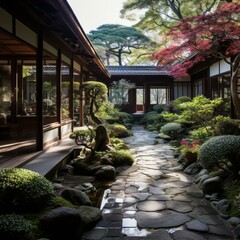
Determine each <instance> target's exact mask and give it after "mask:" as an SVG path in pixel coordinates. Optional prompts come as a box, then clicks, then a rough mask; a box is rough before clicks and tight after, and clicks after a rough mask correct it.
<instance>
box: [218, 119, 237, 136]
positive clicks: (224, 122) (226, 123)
mask: <svg viewBox="0 0 240 240" xmlns="http://www.w3.org/2000/svg"><path fill="white" fill-rule="evenodd" d="M214 135H240V121H239V120H237V119H231V118H229V117H224V118H220V119H219V120H217V122H216V124H215V126H214Z"/></svg>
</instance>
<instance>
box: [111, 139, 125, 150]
mask: <svg viewBox="0 0 240 240" xmlns="http://www.w3.org/2000/svg"><path fill="white" fill-rule="evenodd" d="M110 143H111V145H112V146H113V147H114V149H116V150H123V149H129V148H128V146H127V144H126V143H125V142H124V141H123V140H122V139H119V138H115V137H113V138H110Z"/></svg>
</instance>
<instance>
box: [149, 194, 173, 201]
mask: <svg viewBox="0 0 240 240" xmlns="http://www.w3.org/2000/svg"><path fill="white" fill-rule="evenodd" d="M171 197H172V195H166V194H154V195H152V196H149V197H148V200H153V201H170V200H171Z"/></svg>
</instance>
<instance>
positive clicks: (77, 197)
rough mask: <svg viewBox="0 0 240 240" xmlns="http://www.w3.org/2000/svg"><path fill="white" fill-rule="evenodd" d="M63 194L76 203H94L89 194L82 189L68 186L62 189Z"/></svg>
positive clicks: (89, 204)
mask: <svg viewBox="0 0 240 240" xmlns="http://www.w3.org/2000/svg"><path fill="white" fill-rule="evenodd" d="M61 196H62V197H63V198H65V199H67V200H69V201H70V202H71V203H73V204H75V205H88V206H91V205H92V203H91V201H90V199H89V197H88V195H87V194H86V193H85V192H82V191H81V190H77V189H73V188H66V189H64V190H63V191H62V193H61Z"/></svg>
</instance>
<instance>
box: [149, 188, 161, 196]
mask: <svg viewBox="0 0 240 240" xmlns="http://www.w3.org/2000/svg"><path fill="white" fill-rule="evenodd" d="M149 192H150V193H152V194H165V192H164V191H163V190H162V189H160V188H158V187H150V188H149Z"/></svg>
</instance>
